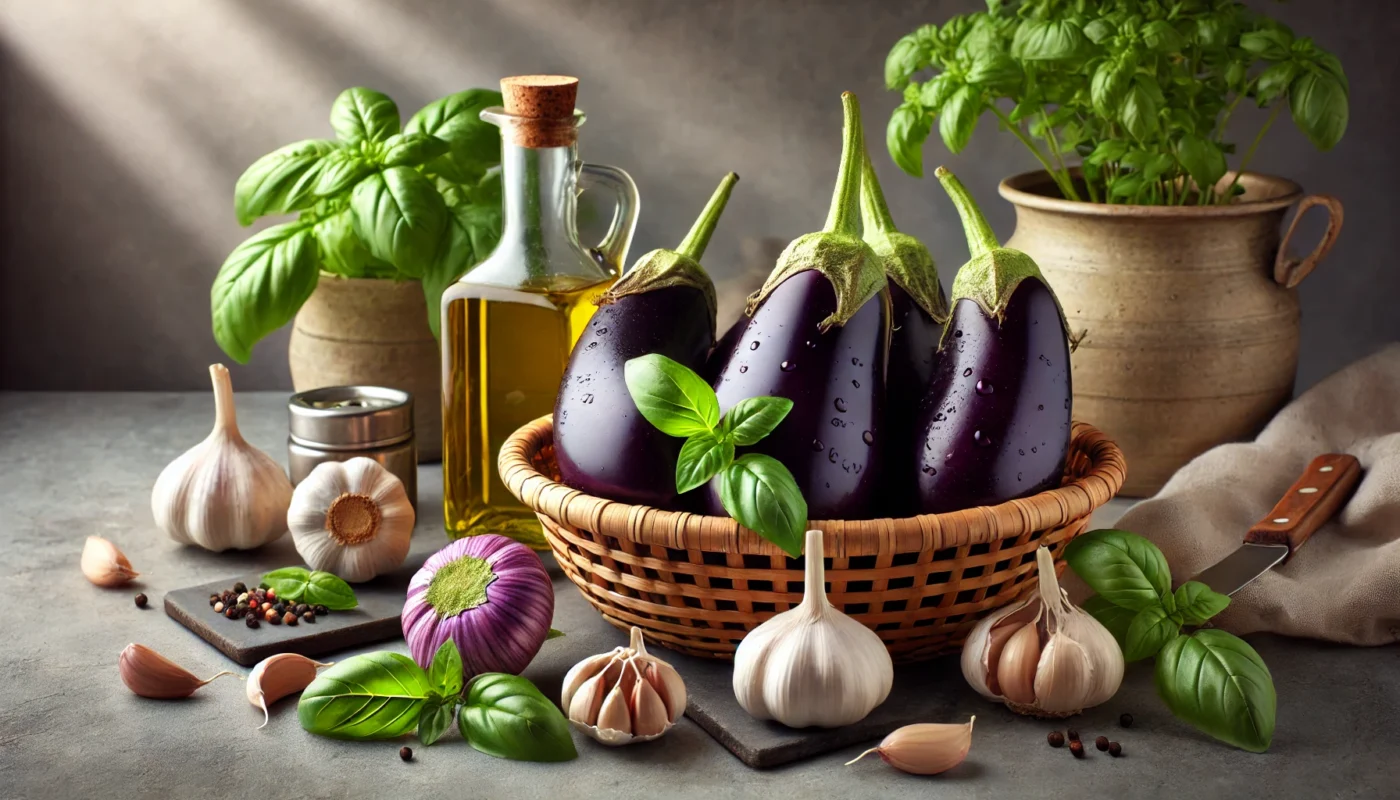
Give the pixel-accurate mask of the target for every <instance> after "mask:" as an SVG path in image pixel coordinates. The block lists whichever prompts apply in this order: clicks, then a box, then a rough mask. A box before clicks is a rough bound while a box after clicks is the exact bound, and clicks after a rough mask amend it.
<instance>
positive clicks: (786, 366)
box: [778, 361, 797, 372]
mask: <svg viewBox="0 0 1400 800" xmlns="http://www.w3.org/2000/svg"><path fill="white" fill-rule="evenodd" d="M778 367H779V369H781V370H782V371H783V372H792V371H793V370H795V369H797V362H796V361H784V362H783V363H782V364H779V365H778Z"/></svg>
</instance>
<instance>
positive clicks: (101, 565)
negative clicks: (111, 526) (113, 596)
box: [79, 536, 141, 588]
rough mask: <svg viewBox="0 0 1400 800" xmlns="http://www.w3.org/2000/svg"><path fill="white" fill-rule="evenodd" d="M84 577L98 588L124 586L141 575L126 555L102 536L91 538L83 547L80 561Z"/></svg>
mask: <svg viewBox="0 0 1400 800" xmlns="http://www.w3.org/2000/svg"><path fill="white" fill-rule="evenodd" d="M79 566H80V567H81V568H82V570H83V577H85V578H87V579H88V580H89V581H92V582H93V583H94V584H96V585H97V586H106V587H108V588H110V587H113V586H122V585H125V584H128V583H131V582H132V581H133V580H135V579H136V578H137V577H139V576H140V575H141V573H139V572H137V571H136V570H134V569H132V568H131V562H130V561H127V560H126V554H125V553H123V552H122V551H120V550H118V549H117V546H116V545H114V544H112V543H111V542H109V541H107V540H106V539H103V538H102V537H101V536H89V537H88V538H87V543H86V544H84V545H83V557H82V559H80V561H79Z"/></svg>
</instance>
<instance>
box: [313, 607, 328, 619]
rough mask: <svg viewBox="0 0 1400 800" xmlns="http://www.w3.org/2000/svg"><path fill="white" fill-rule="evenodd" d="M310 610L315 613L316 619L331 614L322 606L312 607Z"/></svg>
mask: <svg viewBox="0 0 1400 800" xmlns="http://www.w3.org/2000/svg"><path fill="white" fill-rule="evenodd" d="M312 608H313V609H314V610H315V611H316V616H318V617H324V616H325V615H327V614H329V613H331V610H330V609H329V608H326V607H325V606H323V605H316V606H312Z"/></svg>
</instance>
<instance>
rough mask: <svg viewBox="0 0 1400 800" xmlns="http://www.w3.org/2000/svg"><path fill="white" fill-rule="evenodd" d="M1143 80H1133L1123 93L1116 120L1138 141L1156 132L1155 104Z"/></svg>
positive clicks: (1144, 139)
mask: <svg viewBox="0 0 1400 800" xmlns="http://www.w3.org/2000/svg"><path fill="white" fill-rule="evenodd" d="M1143 83H1144V82H1143V81H1133V83H1132V85H1131V86H1129V87H1128V89H1127V90H1126V91H1125V92H1124V94H1123V104H1122V105H1121V106H1120V107H1119V109H1118V121H1119V122H1122V123H1123V127H1125V128H1127V129H1128V133H1130V134H1132V136H1133V138H1135V139H1137V140H1138V141H1146V140H1147V139H1149V138H1151V137H1152V134H1154V133H1156V132H1157V104H1156V103H1155V102H1153V99H1152V94H1151V92H1150V90H1148V89H1147V87H1145V86H1144V85H1143Z"/></svg>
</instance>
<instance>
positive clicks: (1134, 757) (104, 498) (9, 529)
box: [0, 393, 1400, 798]
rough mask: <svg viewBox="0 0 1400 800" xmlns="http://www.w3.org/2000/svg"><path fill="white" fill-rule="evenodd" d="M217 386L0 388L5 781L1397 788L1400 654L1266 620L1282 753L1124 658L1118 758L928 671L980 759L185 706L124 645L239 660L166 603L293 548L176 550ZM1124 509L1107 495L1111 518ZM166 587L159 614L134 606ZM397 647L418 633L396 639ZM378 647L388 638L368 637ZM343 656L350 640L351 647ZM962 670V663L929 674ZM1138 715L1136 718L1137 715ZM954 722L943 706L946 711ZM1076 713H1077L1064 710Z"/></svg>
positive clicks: (962, 789)
mask: <svg viewBox="0 0 1400 800" xmlns="http://www.w3.org/2000/svg"><path fill="white" fill-rule="evenodd" d="M284 401H285V397H284V396H283V395H280V394H273V393H258V394H244V395H239V397H238V403H239V422H240V423H241V426H242V429H243V432H244V435H245V436H246V437H247V438H248V440H249V441H251V442H253V443H254V444H255V445H257V446H259V447H262V448H263V449H265V450H266V451H267V452H269V453H270V454H272V455H273V456H274V457H276V458H277V459H278V460H279V461H284V462H285V446H284V438H285V435H286V412H285V407H284ZM212 419H213V411H212V399H211V398H210V397H209V396H208V395H204V394H12V393H11V394H0V553H3V554H4V558H3V560H0V608H3V609H4V613H3V623H0V626H3V631H4V639H3V642H4V645H3V647H0V669H2V670H3V674H4V675H5V679H4V680H0V796H3V797H6V798H40V797H54V798H77V797H97V796H102V797H135V796H143V797H188V798H194V797H198V798H222V797H230V798H234V797H236V798H290V797H348V796H354V797H361V796H364V797H438V796H451V797H484V798H501V797H550V798H559V797H564V796H568V797H706V798H720V797H745V796H764V797H822V798H846V797H927V796H930V795H932V794H935V793H936V794H937V796H938V797H940V798H972V797H984V798H990V797H996V798H1007V797H1064V798H1089V797H1118V798H1122V797H1130V796H1131V797H1173V798H1176V797H1245V796H1251V797H1308V798H1316V797H1378V796H1395V792H1397V791H1400V789H1397V786H1400V744H1398V743H1400V650H1397V649H1396V648H1395V647H1387V648H1377V649H1357V648H1346V647H1337V646H1331V645H1325V644H1319V643H1313V642H1306V641H1298V640H1289V639H1283V638H1280V637H1272V636H1256V637H1251V642H1252V643H1253V644H1254V646H1255V647H1256V648H1257V649H1258V650H1259V652H1260V653H1261V654H1262V655H1263V657H1264V659H1265V661H1266V662H1267V663H1268V664H1269V666H1270V668H1271V669H1272V671H1273V674H1274V680H1275V684H1276V686H1277V688H1278V694H1279V709H1278V730H1277V733H1276V734H1275V737H1274V744H1273V748H1272V749H1271V750H1270V751H1269V752H1268V753H1267V754H1264V755H1251V754H1249V753H1245V752H1242V751H1239V750H1235V749H1233V748H1231V747H1228V746H1226V745H1223V744H1220V743H1217V742H1215V741H1213V740H1211V739H1209V738H1207V737H1205V736H1203V735H1201V734H1198V733H1196V732H1195V731H1194V730H1193V729H1191V728H1190V727H1189V726H1187V725H1185V724H1183V723H1180V722H1177V721H1176V720H1174V719H1173V718H1172V717H1171V715H1170V714H1169V713H1167V711H1166V710H1165V709H1164V707H1163V706H1162V705H1161V703H1160V702H1159V701H1158V700H1157V699H1156V697H1155V696H1154V693H1153V689H1152V675H1151V668H1150V666H1148V665H1145V664H1136V665H1132V666H1130V667H1129V669H1128V675H1127V679H1126V680H1125V682H1124V685H1123V688H1122V690H1121V691H1120V692H1119V694H1118V696H1117V697H1115V698H1114V699H1113V700H1112V701H1110V702H1109V703H1108V704H1106V705H1105V706H1103V707H1100V708H1098V709H1093V710H1091V711H1090V712H1088V713H1086V714H1085V715H1084V716H1082V717H1079V718H1076V719H1075V720H1074V721H1073V722H1072V723H1071V724H1072V725H1074V726H1075V727H1077V728H1078V729H1079V730H1080V732H1081V734H1082V735H1084V736H1085V738H1086V740H1091V739H1092V737H1093V736H1094V735H1097V734H1099V733H1105V734H1108V735H1109V736H1110V737H1111V738H1117V739H1118V740H1119V741H1121V742H1122V743H1123V747H1124V749H1125V753H1126V756H1125V757H1124V758H1121V759H1110V758H1108V757H1106V756H1105V755H1104V754H1101V753H1098V752H1097V751H1094V750H1093V748H1092V746H1091V747H1090V748H1089V758H1087V759H1085V760H1083V761H1076V760H1074V759H1073V758H1071V757H1070V754H1069V751H1068V749H1060V750H1053V749H1051V748H1049V747H1047V746H1046V744H1045V734H1046V733H1047V732H1048V731H1049V730H1052V729H1053V728H1054V727H1055V726H1054V725H1052V724H1049V723H1045V722H1039V721H1034V720H1029V719H1025V718H1021V717H1017V716H1015V715H1013V714H1011V713H1010V712H1008V711H1006V710H1005V709H1003V708H1001V707H998V706H995V705H992V704H989V703H987V702H986V701H983V700H982V699H981V698H979V697H977V696H976V695H975V694H974V693H973V692H972V691H971V690H970V689H968V688H967V687H966V686H964V685H962V683H961V681H960V680H952V681H949V680H946V679H944V680H941V681H931V682H930V683H931V685H930V687H929V691H939V692H948V693H950V694H951V696H952V697H953V698H954V700H955V705H956V707H957V708H958V709H959V711H958V718H961V719H965V718H966V716H967V715H969V714H976V715H977V723H976V727H975V732H974V736H973V745H972V751H971V754H970V755H969V757H968V760H967V762H966V763H964V764H963V765H962V766H960V767H958V768H957V769H955V770H953V771H952V772H950V773H948V774H945V775H943V776H939V777H933V778H918V777H913V776H908V775H903V774H901V773H898V772H895V771H894V770H893V769H890V768H888V767H886V766H885V765H883V764H881V763H880V762H879V761H878V760H875V759H868V760H866V761H864V762H861V763H859V764H857V765H855V766H851V767H845V766H842V764H843V762H845V761H846V760H849V759H850V758H852V757H854V755H855V754H856V753H858V752H859V751H860V749H861V748H858V747H852V748H850V749H849V750H848V751H845V752H840V753H836V754H833V755H829V756H824V757H820V758H816V759H813V760H810V761H806V762H802V763H799V764H795V765H792V766H789V767H784V768H778V769H774V770H769V771H762V772H760V771H755V770H751V769H749V768H748V767H745V766H744V765H743V764H742V763H740V762H739V761H738V760H737V759H736V758H734V757H733V756H731V755H730V754H729V753H728V751H726V750H724V749H723V748H722V747H720V745H719V744H717V743H716V742H715V741H713V740H712V739H711V738H710V737H709V736H708V735H706V734H705V733H704V732H703V731H701V730H700V729H699V728H698V727H696V726H695V725H694V724H693V723H692V722H690V721H689V720H688V719H686V720H682V722H681V724H679V725H678V726H677V727H676V728H674V729H673V730H672V731H671V732H670V733H669V734H668V735H667V736H666V737H664V738H663V739H661V740H659V741H657V742H652V743H650V744H644V745H638V746H634V747H628V748H621V749H616V750H614V749H609V748H604V747H602V746H598V745H595V743H594V742H592V741H591V740H586V739H584V738H583V737H582V736H579V735H575V740H576V742H577V744H578V746H579V758H578V760H577V761H573V762H569V763H566V764H550V765H542V764H528V763H519V762H511V761H502V760H498V759H494V758H490V757H488V756H485V755H483V754H481V753H477V752H476V751H474V750H472V749H471V748H470V747H468V746H467V745H466V744H465V743H464V742H463V741H462V740H461V739H460V738H459V737H458V736H457V735H456V734H455V733H449V734H448V736H446V737H444V739H443V741H442V742H440V743H439V744H437V745H434V746H433V747H431V748H424V747H420V746H419V745H418V743H417V741H416V740H412V739H411V738H410V739H409V740H407V741H405V742H403V744H408V745H410V746H412V747H413V748H414V750H415V752H416V759H415V761H414V762H413V763H409V764H405V763H402V762H401V761H400V760H399V757H398V749H399V746H400V743H399V742H370V743H357V742H342V741H335V740H330V739H323V738H319V737H316V736H312V735H310V734H307V733H305V732H304V731H303V730H302V729H301V727H300V726H299V725H298V724H297V719H296V713H295V701H294V700H286V701H283V702H282V703H280V704H278V705H276V706H274V707H273V712H272V722H271V724H270V725H269V726H268V727H267V728H265V729H263V730H256V728H257V726H258V724H260V723H261V721H262V720H261V714H260V713H259V712H258V711H256V710H255V709H253V708H252V707H251V706H250V705H248V703H247V701H246V700H245V699H244V695H243V686H242V685H241V684H240V683H239V682H238V681H237V680H232V679H228V678H224V679H221V680H219V681H216V682H214V683H212V684H210V685H209V686H207V687H205V688H204V689H202V690H201V691H200V692H199V693H197V694H196V695H195V697H193V698H192V699H190V700H186V701H180V702H169V701H153V700H145V699H142V698H139V697H136V696H134V695H132V694H131V693H130V692H128V691H127V690H126V688H125V687H124V686H123V685H122V683H121V681H120V679H119V678H118V676H117V654H118V653H119V652H120V651H121V649H122V648H123V647H124V646H125V645H126V644H127V643H129V642H141V643H143V644H146V645H149V646H151V647H153V648H155V649H156V650H158V651H160V652H162V653H164V654H165V655H167V656H169V657H170V658H172V659H174V660H175V661H177V662H179V663H181V664H183V665H185V666H187V667H189V668H190V669H192V670H193V671H195V672H197V673H201V674H203V675H207V674H212V673H214V672H216V671H218V670H221V669H227V668H232V669H234V670H235V671H237V672H238V673H239V674H246V673H247V670H246V669H243V668H239V667H236V666H235V665H234V664H232V662H230V661H228V660H227V659H225V658H224V657H223V656H222V655H221V654H219V653H218V652H216V651H215V650H214V649H213V648H211V647H209V646H208V645H206V644H205V643H204V642H203V641H202V640H200V639H198V638H196V637H195V636H194V635H193V634H191V633H190V632H189V631H187V630H185V629H184V628H182V627H181V626H179V625H178V624H176V623H175V622H174V621H173V620H171V619H169V618H167V617H166V616H165V615H164V613H163V612H162V611H160V610H159V609H160V598H161V597H162V596H163V595H164V593H165V592H166V591H169V590H171V589H176V588H181V587H184V586H189V585H193V584H197V583H201V582H204V581H210V580H218V579H221V578H223V577H226V576H230V575H233V574H236V573H240V572H248V571H256V570H259V569H264V568H274V567H278V566H284V565H286V564H290V563H293V562H295V561H297V557H296V553H295V551H294V550H293V548H292V545H291V541H290V538H289V537H284V538H283V539H281V540H279V541H277V542H275V543H273V544H271V545H269V546H267V547H265V548H263V549H262V550H258V551H254V552H251V553H236V554H223V555H214V554H211V553H206V552H203V551H200V550H195V549H189V548H183V547H180V546H179V545H177V544H175V543H174V542H172V541H171V540H169V539H168V538H167V537H166V536H165V535H164V534H162V533H161V532H160V531H158V530H157V529H155V527H154V525H153V524H152V521H151V512H150V508H149V504H150V490H151V485H152V483H153V482H154V480H155V477H156V475H157V474H158V473H159V472H160V470H161V468H162V467H164V466H165V464H166V463H167V462H168V461H170V460H171V459H173V458H174V457H175V456H177V455H178V454H179V453H181V452H183V451H184V450H185V449H186V448H187V447H189V446H190V445H192V444H194V443H196V442H198V441H200V440H201V439H202V438H203V437H204V436H205V435H206V434H207V433H208V431H209V428H210V425H211V423H212ZM420 483H421V487H422V489H421V491H422V494H421V503H420V508H421V509H422V512H423V513H422V519H421V520H420V522H419V526H418V530H417V533H416V535H415V537H414V545H413V553H412V556H411V558H415V559H419V560H421V559H422V558H424V557H426V555H428V554H430V553H431V552H433V551H434V550H436V549H437V548H439V547H440V546H442V545H443V544H445V542H446V538H445V536H444V534H443V533H442V530H441V527H440V522H439V519H440V518H439V517H438V516H437V514H436V513H435V509H436V508H437V507H438V505H439V504H440V500H441V495H440V488H439V487H440V479H439V477H438V476H437V467H436V465H430V466H425V467H423V468H422V472H421V477H420ZM1122 508H1123V506H1122V505H1121V504H1118V505H1116V506H1115V507H1114V508H1110V509H1105V512H1104V515H1103V516H1101V517H1100V518H1099V520H1098V521H1100V522H1102V523H1107V522H1111V519H1108V518H1106V517H1113V518H1116V514H1118V513H1121V511H1122ZM90 534H97V535H101V536H104V537H107V538H109V539H111V540H112V541H114V542H116V543H117V544H118V545H119V546H120V547H121V548H122V549H123V550H124V551H125V552H126V553H127V555H128V556H129V557H130V558H131V561H132V563H133V564H134V566H135V567H136V569H138V570H140V571H141V572H142V573H143V577H142V579H141V583H140V584H139V585H138V586H135V587H132V588H130V589H119V590H102V589H98V588H96V587H94V586H92V585H90V584H88V583H87V582H86V581H85V580H84V579H83V577H82V576H81V574H80V573H79V571H78V555H79V551H80V550H81V548H82V544H83V540H84V537H86V536H87V535H90ZM556 587H557V589H558V597H559V602H558V609H557V612H556V617H555V626H556V627H558V628H561V629H563V630H565V631H566V632H568V634H569V635H568V636H566V637H564V638H563V639H558V640H554V641H551V642H547V643H546V644H545V647H544V649H543V650H542V651H541V653H540V656H539V657H538V658H537V659H536V662H535V663H534V664H533V665H532V666H531V668H530V670H529V671H528V672H527V673H526V674H527V676H529V677H531V678H533V679H535V680H536V681H537V682H538V683H540V684H541V685H542V686H548V685H551V684H552V685H554V686H557V685H558V681H559V679H560V677H561V676H562V674H563V672H564V671H565V670H566V669H567V668H568V667H569V666H570V665H571V664H572V663H573V662H574V661H575V660H577V658H579V657H581V656H582V655H584V654H588V653H592V652H595V651H598V650H606V649H609V648H610V647H611V643H610V642H609V643H608V644H606V646H605V645H604V644H603V643H602V642H603V640H605V639H608V638H609V636H611V632H610V629H608V628H607V627H606V626H605V625H604V624H603V623H602V622H601V621H600V618H599V617H598V616H597V615H596V614H595V613H594V612H593V611H592V609H591V608H590V607H588V606H587V605H586V604H585V603H584V601H583V600H582V598H581V597H580V596H579V594H578V592H576V591H575V590H574V589H573V587H572V586H570V585H569V584H568V583H567V582H565V581H564V580H563V579H562V578H559V579H558V580H557V581H556ZM137 591H144V592H145V593H146V594H148V595H150V597H151V600H152V603H151V608H150V609H148V610H144V611H142V610H138V609H137V608H135V606H134V605H133V603H132V597H133V596H134V595H135V594H136V593H137ZM381 647H382V648H389V649H396V650H400V651H402V650H403V642H402V641H393V642H387V643H385V644H384V645H382V646H381ZM366 649H380V648H366ZM340 657H343V656H340ZM663 657H664V655H663ZM932 672H934V673H937V674H941V675H944V676H946V675H947V674H948V673H950V672H953V670H950V669H947V668H946V665H945V668H942V669H934V670H932ZM1122 711H1130V712H1132V713H1133V714H1134V716H1135V717H1136V720H1137V722H1136V725H1135V726H1134V727H1133V728H1132V729H1130V730H1121V729H1119V728H1118V727H1117V724H1116V720H1117V717H1118V714H1119V713H1120V712H1122ZM930 721H951V720H930ZM1060 727H1061V729H1063V727H1064V725H1063V724H1062V725H1061V726H1060Z"/></svg>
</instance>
